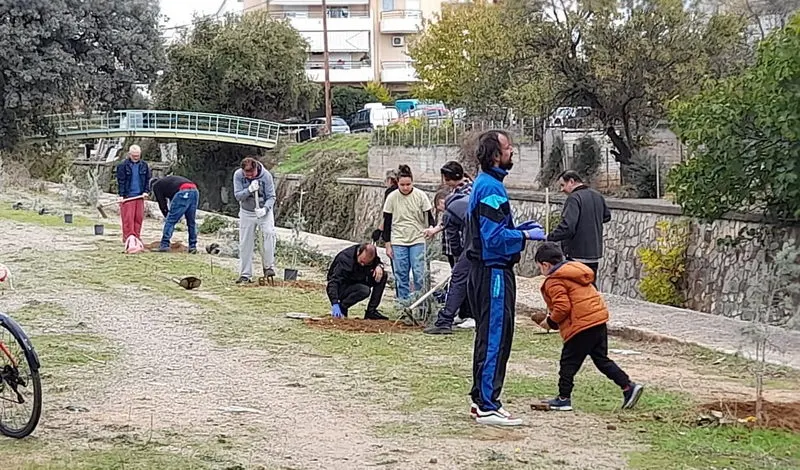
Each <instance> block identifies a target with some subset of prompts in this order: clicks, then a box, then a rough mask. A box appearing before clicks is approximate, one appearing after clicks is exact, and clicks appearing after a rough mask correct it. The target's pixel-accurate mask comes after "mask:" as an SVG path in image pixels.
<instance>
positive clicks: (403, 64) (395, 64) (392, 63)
mask: <svg viewBox="0 0 800 470" xmlns="http://www.w3.org/2000/svg"><path fill="white" fill-rule="evenodd" d="M381 68H382V69H392V70H397V69H413V68H414V62H412V61H410V60H383V61H381Z"/></svg>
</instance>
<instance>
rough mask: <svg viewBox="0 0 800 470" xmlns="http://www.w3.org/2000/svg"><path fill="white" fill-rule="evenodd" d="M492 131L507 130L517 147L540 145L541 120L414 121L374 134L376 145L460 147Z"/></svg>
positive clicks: (427, 119) (388, 127) (424, 119)
mask: <svg viewBox="0 0 800 470" xmlns="http://www.w3.org/2000/svg"><path fill="white" fill-rule="evenodd" d="M491 129H503V130H505V131H507V132H508V133H509V134H510V135H511V137H512V139H513V141H514V143H517V144H522V143H526V144H531V143H533V142H538V141H540V140H541V136H542V133H541V131H542V122H541V120H537V119H532V118H531V119H518V120H516V121H503V120H491V119H489V120H482V119H474V120H462V119H458V118H456V119H453V118H410V119H405V120H401V121H399V122H397V123H393V124H390V125H388V126H381V127H378V128H376V129H375V130H374V131H373V132H372V144H373V145H385V146H404V147H431V146H458V145H460V144H461V142H462V139H463V137H464V136H465V135H468V134H471V133H474V132H483V131H487V130H491Z"/></svg>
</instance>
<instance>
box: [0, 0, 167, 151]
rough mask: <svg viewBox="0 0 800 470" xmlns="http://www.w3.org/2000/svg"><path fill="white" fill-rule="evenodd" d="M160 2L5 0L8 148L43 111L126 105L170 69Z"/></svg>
mask: <svg viewBox="0 0 800 470" xmlns="http://www.w3.org/2000/svg"><path fill="white" fill-rule="evenodd" d="M158 15H159V9H158V2H157V1H155V0H119V1H113V2H109V1H102V0H31V1H28V2H20V1H15V2H2V3H0V51H2V52H3V53H2V55H0V70H2V71H3V72H2V75H0V94H1V95H2V97H3V100H4V102H3V108H2V111H0V149H2V148H8V147H11V146H13V145H14V144H15V143H16V142H17V141H18V140H19V138H20V137H21V136H23V135H25V134H30V133H33V132H41V131H44V130H45V126H44V124H45V121H44V120H43V119H42V116H45V115H47V114H52V113H59V112H71V111H78V110H80V111H88V110H105V109H112V108H125V107H127V105H128V103H129V102H130V100H131V99H132V98H133V96H134V93H135V89H134V85H136V84H144V85H150V84H152V83H153V81H154V80H155V78H156V72H157V71H158V70H159V69H160V68H161V66H162V57H163V52H162V47H161V35H160V33H159V31H158Z"/></svg>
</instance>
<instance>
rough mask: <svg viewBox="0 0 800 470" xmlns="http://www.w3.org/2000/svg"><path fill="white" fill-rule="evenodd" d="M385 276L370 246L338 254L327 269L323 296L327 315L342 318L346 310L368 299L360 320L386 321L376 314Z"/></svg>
mask: <svg viewBox="0 0 800 470" xmlns="http://www.w3.org/2000/svg"><path fill="white" fill-rule="evenodd" d="M387 277H388V276H387V274H386V271H385V270H384V269H383V263H382V262H381V259H380V257H379V256H378V249H377V248H376V247H375V245H373V244H372V243H362V244H360V245H353V246H351V247H349V248H345V249H344V250H342V251H340V252H339V254H337V255H336V257H335V258H334V259H333V262H332V263H331V266H330V268H328V286H327V293H328V299H329V300H330V302H331V316H333V317H334V318H342V317H346V316H347V314H348V310H349V309H350V307H352V306H353V305H355V304H357V303H359V302H361V301H362V300H364V299H366V298H367V297H369V303H367V310H366V312H365V313H364V319H365V320H388V318H386V317H385V316H383V315H381V313H380V312H378V306H379V305H380V304H381V298H382V297H383V290H384V289H385V288H386V280H387Z"/></svg>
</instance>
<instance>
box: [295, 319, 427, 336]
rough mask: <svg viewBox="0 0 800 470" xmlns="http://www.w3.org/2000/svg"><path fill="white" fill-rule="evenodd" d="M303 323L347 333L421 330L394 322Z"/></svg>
mask: <svg viewBox="0 0 800 470" xmlns="http://www.w3.org/2000/svg"><path fill="white" fill-rule="evenodd" d="M303 322H304V323H305V324H306V325H308V326H310V327H312V328H319V329H322V330H339V331H344V332H347V333H409V332H413V331H420V330H422V327H421V326H408V325H405V324H403V323H398V324H397V325H395V324H394V320H364V319H362V318H333V317H327V318H318V319H313V320H312V319H306V320H303Z"/></svg>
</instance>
